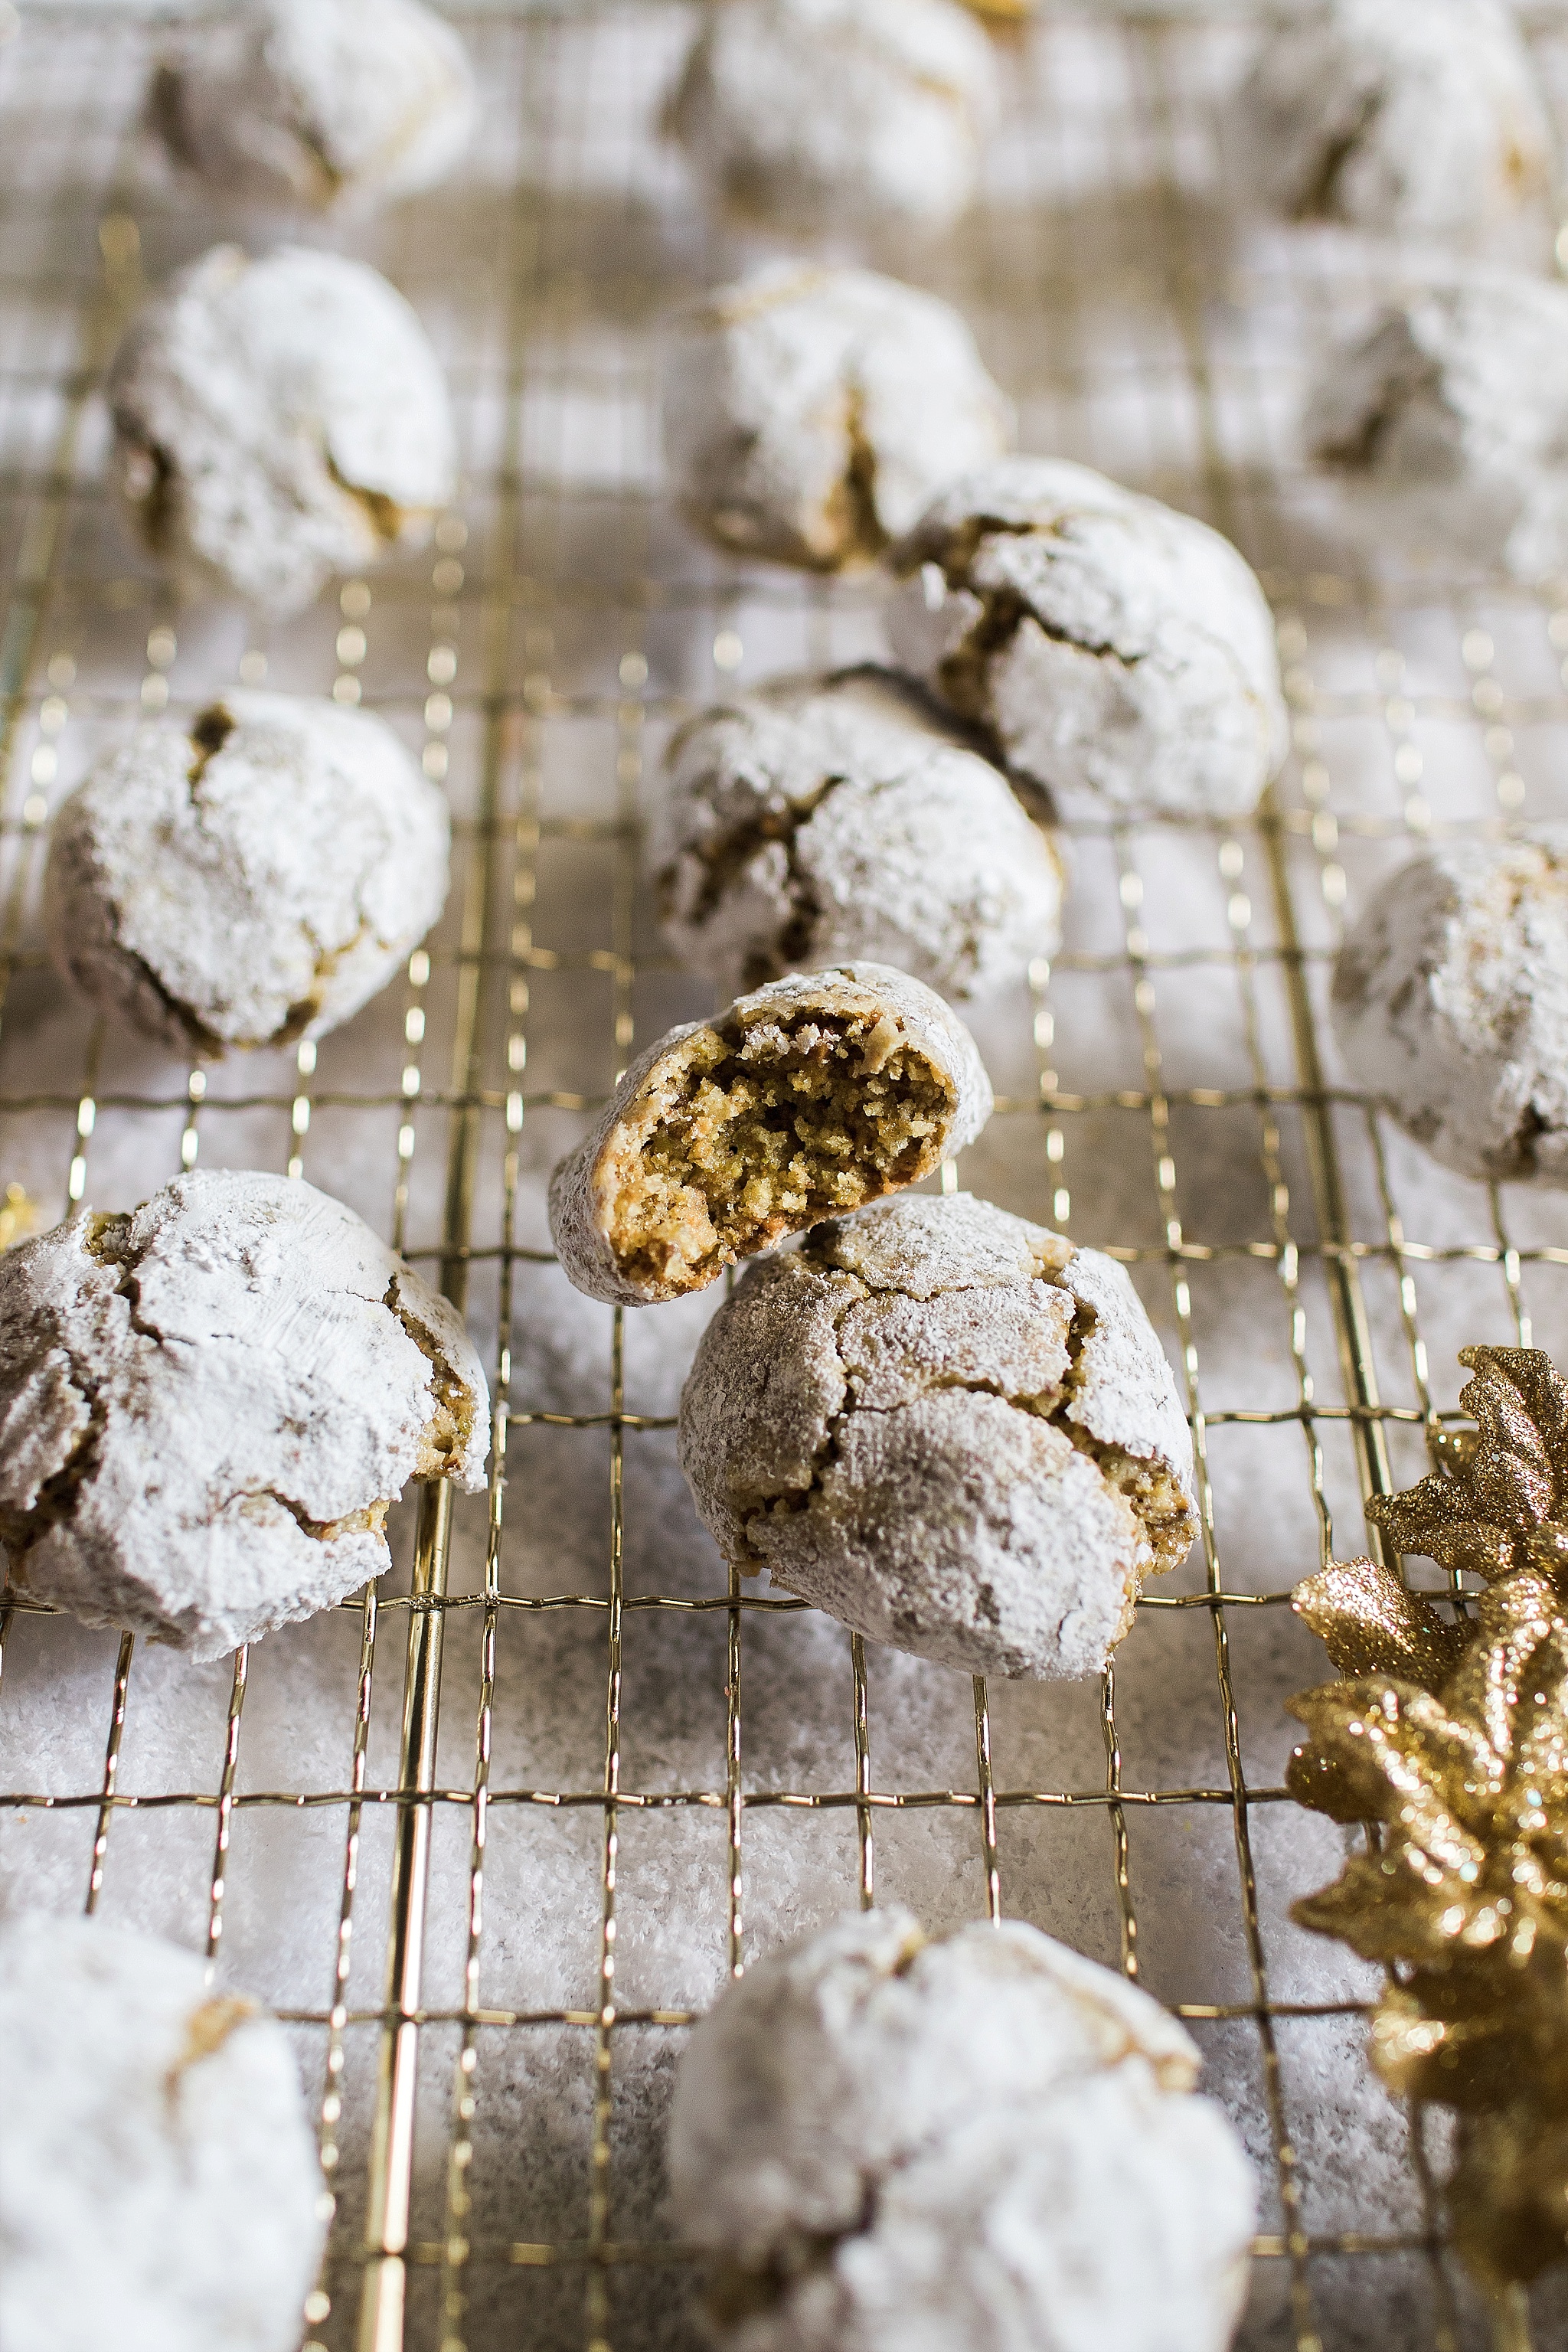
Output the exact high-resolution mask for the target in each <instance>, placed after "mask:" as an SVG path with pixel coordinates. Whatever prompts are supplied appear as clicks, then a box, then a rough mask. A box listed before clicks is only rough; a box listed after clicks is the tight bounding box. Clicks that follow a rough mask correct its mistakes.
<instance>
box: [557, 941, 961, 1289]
mask: <svg viewBox="0 0 1568 2352" xmlns="http://www.w3.org/2000/svg"><path fill="white" fill-rule="evenodd" d="M991 1101H992V1097H991V1083H990V1080H989V1079H988V1078H987V1077H986V1075H985V1070H984V1064H983V1063H982V1061H981V1059H980V1055H979V1052H978V1050H977V1049H976V1046H975V1044H974V1040H973V1037H971V1035H970V1034H969V1032H968V1030H967V1029H966V1028H965V1027H964V1025H963V1022H962V1021H960V1020H959V1018H958V1015H957V1014H956V1013H953V1012H952V1011H951V1010H950V1009H949V1007H948V1006H947V1005H946V1004H945V1003H943V1002H942V998H941V997H940V996H938V995H937V994H936V993H935V992H934V991H933V990H931V989H929V988H926V987H925V986H923V985H922V983H921V982H920V981H918V980H911V979H910V976H909V974H908V973H907V972H902V971H892V970H891V969H890V968H889V966H888V965H886V964H879V963H853V964H844V965H841V966H839V967H837V969H835V970H832V971H821V972H791V973H789V974H787V975H786V976H785V978H784V979H783V980H776V981H773V982H770V983H769V985H768V986H767V987H765V988H759V989H756V990H754V991H753V992H752V993H751V994H750V995H748V996H742V997H738V998H737V999H736V1001H735V1003H733V1004H731V1007H730V1008H729V1010H728V1012H726V1013H721V1014H720V1015H719V1016H718V1017H717V1018H716V1019H715V1020H713V1021H711V1022H705V1021H692V1022H688V1023H687V1024H685V1025H684V1026H683V1027H681V1028H679V1029H671V1030H670V1031H669V1032H668V1034H666V1035H665V1036H663V1037H660V1038H659V1039H658V1040H657V1042H656V1043H655V1044H654V1045H650V1046H649V1047H648V1048H647V1052H646V1053H644V1054H642V1055H639V1056H638V1057H637V1060H636V1061H635V1062H634V1063H633V1064H632V1066H631V1067H630V1069H629V1070H628V1071H627V1072H626V1076H625V1077H624V1078H623V1079H622V1080H621V1082H620V1085H619V1086H618V1087H616V1091H615V1094H614V1095H613V1097H611V1099H610V1102H609V1104H608V1106H607V1108H605V1111H604V1113H603V1115H602V1116H601V1118H600V1119H599V1121H598V1124H597V1125H596V1126H595V1128H594V1129H592V1131H591V1132H590V1133H589V1134H588V1135H586V1136H584V1139H583V1141H582V1142H581V1143H580V1144H579V1145H578V1147H577V1149H576V1150H575V1151H574V1152H570V1153H569V1154H568V1155H567V1157H566V1158H565V1159H564V1160H562V1161H561V1163H560V1165H559V1166H558V1167H557V1169H556V1171H555V1173H554V1175H553V1176H552V1179H551V1182H550V1231H551V1235H552V1239H553V1241H554V1244H555V1248H556V1253H557V1255H558V1256H559V1257H560V1260H561V1265H562V1268H563V1271H564V1273H565V1274H566V1276H567V1277H568V1278H569V1280H571V1281H572V1282H573V1283H574V1284H575V1285H576V1286H577V1288H578V1289H579V1290H582V1291H585V1292H586V1293H587V1295H588V1296H589V1297H590V1298H602V1299H605V1300H606V1301H607V1302H608V1303H609V1304H610V1305H612V1306H615V1305H625V1306H633V1307H646V1306H651V1305H654V1304H656V1303H657V1302H658V1301H659V1300H662V1299H668V1298H679V1297H682V1296H684V1295H685V1293H687V1292H688V1291H692V1290H701V1289H703V1288H705V1287H706V1286H707V1285H708V1284H709V1283H710V1282H713V1281H715V1280H716V1279H717V1278H718V1276H720V1275H721V1273H722V1272H723V1270H724V1268H725V1267H726V1266H727V1265H733V1264H734V1263H735V1260H736V1259H737V1258H740V1257H749V1256H751V1255H752V1254H753V1252H755V1251H757V1250H763V1249H767V1248H770V1247H771V1246H772V1244H773V1243H774V1242H777V1241H782V1240H784V1237H785V1236H786V1235H787V1234H795V1233H799V1232H801V1231H803V1230H804V1229H805V1227H806V1226H808V1225H814V1224H816V1223H820V1222H821V1220H822V1219H823V1218H825V1217H832V1216H840V1215H843V1214H844V1213H846V1212H847V1211H849V1210H852V1209H858V1208H859V1207H860V1206H861V1205H862V1203H863V1202H867V1201H874V1200H877V1199H878V1198H879V1196H880V1195H881V1194H883V1193H885V1192H894V1191H897V1190H898V1189H899V1188H900V1186H903V1185H907V1184H918V1183H919V1182H920V1181H921V1179H922V1178H923V1177H926V1176H929V1175H930V1174H931V1172H932V1171H933V1170H934V1169H935V1168H936V1167H937V1165H938V1164H939V1162H940V1161H941V1160H942V1159H943V1158H945V1157H946V1156H947V1155H948V1154H949V1153H951V1152H954V1151H958V1150H961V1149H962V1148H963V1145H964V1144H966V1143H973V1140H974V1138H975V1137H976V1136H977V1135H978V1134H979V1132H980V1130H981V1129H982V1128H983V1127H984V1124H985V1122H986V1120H987V1119H988V1118H990V1116H991Z"/></svg>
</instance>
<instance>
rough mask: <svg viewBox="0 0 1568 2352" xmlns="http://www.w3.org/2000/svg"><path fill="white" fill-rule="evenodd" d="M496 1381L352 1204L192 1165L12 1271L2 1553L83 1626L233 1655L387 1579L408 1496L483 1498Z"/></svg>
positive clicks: (0, 1434) (39, 1595) (0, 1488)
mask: <svg viewBox="0 0 1568 2352" xmlns="http://www.w3.org/2000/svg"><path fill="white" fill-rule="evenodd" d="M488 1453H489V1393H488V1391H487V1389H486V1385H485V1376H484V1372H483V1370H481V1368H480V1365H479V1358H478V1357H477V1356H476V1355H475V1353H474V1350H473V1348H472V1347H471V1345H470V1344H469V1341H468V1336H467V1334H466V1333H465V1331H464V1329H463V1326H462V1322H461V1320H460V1318H458V1315H457V1313H456V1312H455V1311H454V1309H453V1308H452V1307H450V1306H448V1305H447V1301H446V1300H445V1299H443V1298H440V1297H437V1295H436V1294H435V1292H433V1291H431V1290H429V1289H427V1288H426V1286H425V1284H424V1283H423V1282H422V1281H421V1280H420V1279H419V1276H417V1275H416V1274H415V1273H413V1272H412V1271H411V1270H410V1269H409V1268H408V1267H407V1266H406V1265H404V1263H403V1261H402V1259H401V1258H399V1257H397V1256H395V1255H394V1253H393V1252H392V1251H391V1250H389V1249H388V1248H387V1247H386V1246H385V1244H384V1243H382V1242H380V1241H378V1240H377V1239H376V1237H375V1235H374V1234H373V1233H372V1232H371V1230H370V1228H369V1226H368V1225H366V1224H363V1223H362V1222H361V1220H360V1219H359V1218H358V1217H356V1216H355V1215H354V1213H353V1210H352V1209H345V1208H344V1207H343V1206H342V1202H338V1201H332V1200H329V1199H328V1198H327V1196H326V1195H325V1194H324V1193H322V1192H317V1191H315V1189H314V1188H313V1186H311V1185H310V1184H303V1183H300V1182H292V1183H291V1182H289V1181H288V1180H287V1179H286V1178H284V1177H281V1176H260V1175H242V1174H231V1173H227V1172H219V1171H216V1170H214V1171H203V1170H197V1171H195V1172H194V1173H193V1174H191V1175H188V1176H179V1177H176V1178H175V1180H174V1182H173V1183H172V1184H165V1185H164V1187H163V1191H162V1192H157V1193H154V1195H153V1198H152V1200H150V1201H148V1202H143V1204H142V1207H141V1208H139V1209H137V1210H135V1211H134V1212H133V1213H132V1214H131V1215H130V1216H107V1215H102V1214H97V1213H94V1212H92V1211H91V1210H87V1211H84V1212H83V1213H82V1214H81V1215H79V1217H77V1218H76V1219H74V1220H73V1222H72V1223H69V1224H64V1225H59V1226H58V1227H57V1228H56V1230H55V1231H54V1232H53V1233H50V1234H42V1235H40V1236H39V1238H38V1239H37V1240H36V1241H29V1242H24V1243H22V1244H20V1246H19V1247H17V1248H16V1249H14V1250H11V1251H9V1252H8V1253H7V1254H6V1255H5V1256H4V1257H0V1538H3V1540H4V1542H5V1549H6V1552H7V1554H8V1555H9V1559H10V1563H11V1573H12V1577H13V1579H14V1580H15V1581H16V1583H17V1584H18V1585H20V1586H21V1587H22V1589H23V1590H24V1591H27V1592H30V1593H32V1594H33V1595H34V1597H35V1598H36V1599H37V1600H39V1601H50V1602H53V1603H55V1604H57V1605H58V1607H60V1608H62V1609H68V1610H69V1611H70V1612H71V1613H72V1614H73V1615H74V1616H77V1617H79V1618H80V1619H81V1621H82V1622H83V1623H84V1624H89V1625H113V1626H128V1627H130V1628H131V1629H132V1630H133V1631H135V1632H138V1633H149V1634H151V1635H152V1637H153V1640H155V1641H160V1642H167V1643H171V1644H172V1645H173V1646H174V1648H175V1649H179V1650H184V1651H185V1652H186V1653H188V1654H189V1655H190V1656H191V1657H193V1658H216V1657H221V1656H223V1655H224V1654H226V1652H227V1651H230V1650H233V1649H237V1647H238V1645H239V1644H240V1643H242V1642H249V1641H254V1640H255V1639H256V1637H257V1636H258V1634H260V1633H267V1632H268V1630H269V1628H271V1627H272V1626H274V1625H286V1624H289V1623H291V1622H293V1621H295V1620H296V1619H298V1618H301V1617H310V1616H313V1615H314V1614H315V1612H317V1611H318V1610H320V1609H325V1608H328V1607H330V1606H331V1603H332V1602H333V1601H340V1600H342V1597H343V1595H344V1594H345V1593H348V1592H353V1591H356V1590H357V1589H358V1587H359V1586H361V1585H362V1584H365V1583H368V1581H369V1580H370V1579H371V1578H372V1577H374V1576H379V1575H380V1574H381V1572H382V1570H384V1568H386V1567H387V1566H388V1565H389V1564H390V1556H389V1553H388V1550H387V1543H386V1536H385V1532H384V1528H385V1521H386V1514H387V1511H388V1509H389V1508H390V1507H391V1505H392V1504H393V1503H395V1501H396V1499H397V1497H398V1496H399V1495H401V1493H402V1492H403V1489H404V1487H405V1485H406V1484H407V1482H408V1480H409V1479H410V1478H415V1477H418V1478H453V1479H456V1480H457V1482H458V1485H459V1486H466V1487H467V1488H468V1490H469V1491H470V1492H476V1491H478V1490H479V1488H480V1487H482V1486H483V1485H484V1465H485V1457H486V1455H487V1454H488Z"/></svg>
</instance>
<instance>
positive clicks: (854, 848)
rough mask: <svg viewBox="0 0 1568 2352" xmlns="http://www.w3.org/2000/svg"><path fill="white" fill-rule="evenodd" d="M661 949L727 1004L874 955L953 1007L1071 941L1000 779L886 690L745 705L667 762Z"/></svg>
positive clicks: (659, 819) (1037, 841) (656, 860)
mask: <svg viewBox="0 0 1568 2352" xmlns="http://www.w3.org/2000/svg"><path fill="white" fill-rule="evenodd" d="M650 865H651V867H652V870H653V873H654V877H655V887H656V889H657V891H658V902H659V910H660V914H661V917H662V919H663V927H664V936H665V938H666V939H667V940H668V942H669V945H670V946H671V948H672V949H673V950H674V951H675V953H676V954H677V955H678V956H679V958H680V959H681V961H682V962H684V963H686V964H687V965H689V967H690V969H691V970H692V971H700V972H703V973H706V974H707V976H708V977H709V978H710V979H711V980H714V981H716V982H718V983H719V984H720V985H721V987H722V988H723V989H725V990H726V992H734V991H736V990H738V989H741V988H755V987H757V986H759V985H760V984H761V983H762V982H763V981H767V980H773V979H776V978H777V977H778V976H779V975H780V974H781V973H783V972H786V971H792V970H795V969H801V968H805V969H810V968H811V967H813V966H816V965H821V964H834V963H847V962H852V961H854V960H855V959H856V958H857V957H864V956H870V957H874V958H876V960H877V961H879V962H882V963H890V964H896V965H897V966H898V967H899V969H900V971H908V972H911V973H913V975H914V977H915V978H916V979H917V980H923V981H924V982H927V984H928V985H929V986H930V987H931V988H934V989H935V990H937V992H939V994H941V995H942V996H945V997H947V998H948V999H949V1001H950V1002H952V1001H962V1000H963V999H964V998H967V997H972V996H983V995H984V994H986V993H987V992H990V991H992V990H994V989H995V988H998V987H1001V986H1003V985H1004V984H1005V983H1006V982H1009V981H1013V980H1016V979H1018V978H1019V977H1020V976H1021V975H1022V974H1023V973H1024V972H1026V971H1027V969H1028V966H1029V962H1030V960H1031V959H1032V958H1033V957H1035V956H1040V955H1046V956H1048V955H1053V954H1054V953H1055V952H1056V949H1057V947H1058V943H1059V940H1060V936H1061V900H1062V869H1061V863H1060V860H1059V859H1058V856H1057V854H1056V851H1055V849H1054V848H1053V847H1052V845H1051V841H1050V837H1049V835H1047V834H1046V833H1044V832H1043V831H1042V830H1041V829H1040V827H1039V826H1037V825H1036V824H1032V823H1031V821H1030V820H1029V818H1028V817H1027V816H1026V815H1025V814H1024V811H1023V810H1022V809H1021V808H1020V807H1019V805H1018V803H1017V801H1016V799H1015V798H1014V796H1013V793H1012V792H1011V791H1010V789H1009V787H1008V785H1007V782H1006V780H1005V777H1003V776H1001V775H999V774H998V772H997V771H996V770H995V769H994V767H992V765H991V764H990V762H989V761H987V760H984V759H982V758H981V757H980V756H979V755H978V753H976V752H974V751H971V750H970V749H968V748H967V746H966V745H965V744H964V743H963V741H962V740H961V739H960V738H959V737H958V736H957V735H956V734H955V733H954V732H953V731H952V730H950V729H948V728H946V727H944V726H942V725H941V724H939V723H938V722H937V721H936V720H935V719H933V718H932V716H931V714H930V713H929V712H928V711H927V710H926V709H924V708H923V706H922V703H921V700H920V699H919V698H917V697H916V696H914V695H913V694H911V693H910V692H909V690H908V689H907V688H904V687H903V686H902V685H901V683H900V682H899V681H896V680H894V679H893V678H891V677H889V676H888V675H887V674H886V673H885V672H879V671H876V670H849V671H846V672H845V673H843V674H842V675H841V676H839V677H832V678H827V679H819V680H810V679H807V680H796V681H794V682H792V683H789V684H786V685H782V686H775V687H771V688H766V689H764V690H763V692H762V693H760V694H750V695H745V696H742V698H740V699H739V700H737V701H736V702H733V703H730V704H723V705H721V706H720V708H719V709H715V710H710V711H708V712H706V713H704V715H703V716H702V717H701V718H700V719H694V720H692V721H691V723H690V724H689V726H687V727H686V728H684V729H683V730H681V732H680V733H679V735H677V737H676V738H675V740H674V741H673V743H672V744H671V746H670V751H669V757H668V768H667V787H666V792H665V794H664V798H663V801H662V803H661V804H660V806H659V807H658V811H657V814H656V817H655V823H654V831H653V838H652V842H651V845H650Z"/></svg>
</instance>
